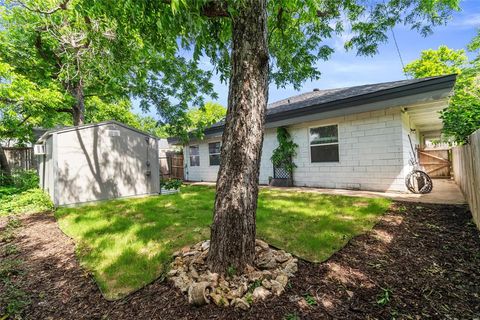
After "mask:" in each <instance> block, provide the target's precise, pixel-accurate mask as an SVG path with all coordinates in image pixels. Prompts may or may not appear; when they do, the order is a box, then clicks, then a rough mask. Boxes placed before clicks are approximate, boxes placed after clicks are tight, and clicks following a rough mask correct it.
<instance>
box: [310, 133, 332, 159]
mask: <svg viewBox="0 0 480 320" xmlns="http://www.w3.org/2000/svg"><path fill="white" fill-rule="evenodd" d="M309 135H310V160H311V162H338V161H339V154H338V125H336V124H335V125H330V126H322V127H317V128H310V130H309Z"/></svg>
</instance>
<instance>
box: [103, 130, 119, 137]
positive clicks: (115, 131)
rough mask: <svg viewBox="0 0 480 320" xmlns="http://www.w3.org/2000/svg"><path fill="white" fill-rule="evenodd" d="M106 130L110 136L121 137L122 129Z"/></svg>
mask: <svg viewBox="0 0 480 320" xmlns="http://www.w3.org/2000/svg"><path fill="white" fill-rule="evenodd" d="M106 131H107V136H108V137H120V130H115V129H107V130H106Z"/></svg>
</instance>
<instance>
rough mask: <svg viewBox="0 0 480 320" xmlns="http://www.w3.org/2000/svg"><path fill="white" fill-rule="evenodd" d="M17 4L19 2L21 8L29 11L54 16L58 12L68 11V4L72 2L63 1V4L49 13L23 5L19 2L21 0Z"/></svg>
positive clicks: (68, 0)
mask: <svg viewBox="0 0 480 320" xmlns="http://www.w3.org/2000/svg"><path fill="white" fill-rule="evenodd" d="M16 2H17V3H18V4H19V5H20V6H21V7H23V8H25V9H27V10H28V11H31V12H37V13H41V14H47V15H50V14H54V13H55V12H57V11H59V10H66V9H67V5H68V2H70V0H63V2H61V3H60V4H59V5H58V7H55V8H53V9H50V10H48V11H44V10H41V9H39V8H31V7H29V6H27V5H26V4H25V3H23V2H22V1H19V0H17V1H16Z"/></svg>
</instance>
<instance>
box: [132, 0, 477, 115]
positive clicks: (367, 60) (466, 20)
mask: <svg viewBox="0 0 480 320" xmlns="http://www.w3.org/2000/svg"><path fill="white" fill-rule="evenodd" d="M461 8H462V10H461V11H460V12H456V13H454V15H453V17H452V20H451V21H450V22H449V23H448V24H447V25H446V26H442V27H437V28H435V29H434V33H433V34H432V35H430V36H428V37H426V38H424V37H422V36H421V35H420V34H418V33H417V32H416V31H412V30H409V28H408V27H405V26H397V27H395V28H394V33H395V36H396V39H397V43H398V46H399V48H400V52H401V55H402V58H403V61H404V63H405V64H407V63H408V62H410V61H412V60H415V59H417V58H418V57H419V55H420V52H421V51H422V50H426V49H431V48H433V49H436V48H438V47H439V46H440V45H447V46H448V47H450V48H454V49H465V48H466V46H467V44H468V43H469V42H470V40H471V39H472V38H473V37H474V36H475V34H476V31H477V30H478V29H479V28H480V0H464V1H462V3H461ZM344 37H345V36H344ZM343 42H344V41H343V40H342V38H341V37H337V38H335V39H333V44H334V47H335V53H334V54H333V55H332V57H331V58H330V59H329V60H328V61H322V62H320V63H318V65H317V67H318V70H320V71H321V72H322V75H321V78H320V79H319V80H316V81H306V82H305V83H304V85H303V87H302V88H301V90H300V91H295V90H294V89H293V87H291V86H289V87H286V88H276V86H275V85H271V86H270V90H269V101H270V102H274V101H277V100H281V99H284V98H287V97H289V96H293V95H296V94H299V93H301V92H307V91H311V90H313V89H314V88H319V89H326V88H339V87H348V86H354V85H361V84H367V83H376V82H384V81H394V80H402V79H405V75H404V74H403V72H402V65H401V63H400V59H399V57H398V53H397V51H396V48H395V44H394V42H393V39H392V36H391V34H390V37H389V41H388V43H386V44H383V45H381V46H380V48H379V52H378V54H377V55H375V56H373V57H357V56H356V54H355V52H354V51H349V52H345V50H344V49H343ZM205 66H206V67H207V68H208V67H211V66H209V65H208V64H206V65H205ZM212 82H213V84H214V87H215V91H216V92H217V93H218V96H219V98H218V99H217V102H219V103H220V104H222V105H224V106H227V97H228V87H227V85H226V84H223V83H221V82H220V80H219V79H218V77H214V78H213V79H212ZM135 109H136V110H138V111H139V109H138V108H135ZM152 111H153V110H152ZM150 114H151V115H153V116H154V117H155V115H154V113H153V112H151V113H150Z"/></svg>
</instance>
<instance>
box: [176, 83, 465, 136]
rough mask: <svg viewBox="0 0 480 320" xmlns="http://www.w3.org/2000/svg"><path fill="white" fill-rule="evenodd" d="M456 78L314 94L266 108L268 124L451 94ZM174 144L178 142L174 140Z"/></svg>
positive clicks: (214, 127)
mask: <svg viewBox="0 0 480 320" xmlns="http://www.w3.org/2000/svg"><path fill="white" fill-rule="evenodd" d="M455 79H456V75H455V74H451V75H446V76H437V77H428V78H421V79H411V80H400V81H392V82H382V83H374V84H366V85H361V86H354V87H346V88H335V89H325V90H314V91H311V92H306V93H302V94H299V95H296V96H293V97H290V98H286V99H283V100H280V101H277V102H273V103H270V104H269V105H268V106H267V113H266V119H265V120H266V122H267V123H269V122H275V121H280V120H284V119H288V118H296V117H300V116H305V115H310V114H315V113H321V112H326V111H331V110H335V109H342V108H347V107H352V106H356V105H364V104H368V103H373V102H379V101H385V100H389V99H394V98H400V97H405V96H409V95H414V94H420V93H425V92H429V91H435V90H441V89H447V90H452V89H453V85H454V84H455ZM224 124H225V122H224V120H221V121H219V122H217V123H215V124H213V125H212V126H211V127H210V128H207V129H206V130H205V134H213V133H216V132H221V131H223V126H224ZM171 142H175V140H174V139H172V141H171Z"/></svg>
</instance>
